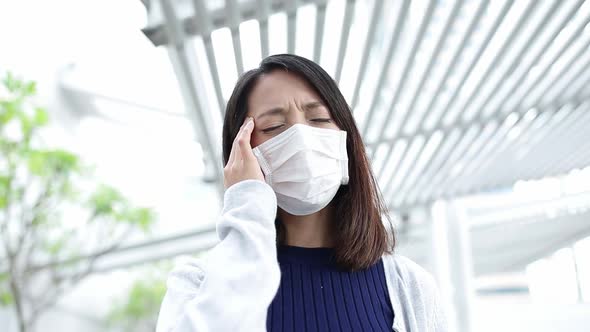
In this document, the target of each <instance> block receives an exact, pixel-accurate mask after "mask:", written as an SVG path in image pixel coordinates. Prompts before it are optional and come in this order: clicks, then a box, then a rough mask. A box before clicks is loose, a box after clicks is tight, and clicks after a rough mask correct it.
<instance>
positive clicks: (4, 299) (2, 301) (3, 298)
mask: <svg viewBox="0 0 590 332" xmlns="http://www.w3.org/2000/svg"><path fill="white" fill-rule="evenodd" d="M13 302H14V298H13V297H12V293H10V292H8V291H0V305H1V306H9V305H11V304H12V303H13Z"/></svg>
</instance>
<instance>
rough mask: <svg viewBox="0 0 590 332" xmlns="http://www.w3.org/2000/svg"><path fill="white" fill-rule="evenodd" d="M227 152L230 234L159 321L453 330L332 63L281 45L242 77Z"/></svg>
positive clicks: (167, 303)
mask: <svg viewBox="0 0 590 332" xmlns="http://www.w3.org/2000/svg"><path fill="white" fill-rule="evenodd" d="M223 159H224V165H225V168H224V185H225V188H226V191H225V194H224V205H223V211H222V215H221V218H220V220H219V222H218V224H217V233H218V235H219V238H220V242H219V243H218V244H217V245H216V246H215V247H214V248H213V249H211V250H210V251H209V252H208V253H207V255H206V257H205V258H203V259H201V260H198V261H193V262H189V263H186V264H184V265H182V266H179V267H177V268H176V269H175V270H174V271H172V273H171V274H170V276H169V279H168V291H167V293H166V296H165V298H164V301H163V303H162V307H161V309H160V316H159V319H158V329H157V331H159V332H164V331H179V332H180V331H183V332H188V331H265V330H267V331H412V332H417V331H436V332H439V331H446V325H445V321H444V317H443V315H442V310H441V308H440V306H439V300H438V296H437V290H436V286H435V283H434V280H433V279H432V277H431V276H430V275H429V274H428V273H427V272H425V271H424V270H423V269H421V268H420V267H418V266H417V265H416V264H415V263H413V262H411V261H410V260H409V259H407V258H404V257H402V256H399V255H397V254H393V247H394V245H395V239H394V236H393V232H387V230H386V228H385V227H384V223H383V221H382V218H385V219H386V220H388V221H389V225H391V222H390V220H389V219H388V217H387V215H388V214H387V211H386V209H385V207H384V204H383V201H382V198H381V195H380V193H379V189H378V187H377V185H376V183H375V180H374V177H373V175H372V173H371V170H370V166H369V162H368V159H367V157H366V154H365V150H364V146H363V143H362V140H361V136H360V134H359V132H358V129H357V127H356V124H355V122H354V118H353V117H352V113H351V111H350V108H349V107H348V105H347V104H346V101H345V99H344V97H343V96H342V94H341V93H340V91H339V89H338V87H337V85H336V83H335V82H334V81H333V80H332V79H331V78H330V76H329V75H328V74H327V73H326V72H325V71H324V70H323V69H322V68H321V67H320V66H318V65H317V64H315V63H314V62H312V61H310V60H307V59H305V58H302V57H299V56H295V55H289V54H281V55H273V56H270V57H267V58H266V59H264V60H263V61H262V62H261V64H260V67H259V68H257V69H254V70H251V71H248V72H246V73H245V74H243V75H242V76H241V78H240V79H239V81H238V83H237V84H236V86H235V89H234V91H233V93H232V96H231V98H230V100H229V102H228V105H227V109H226V114H225V120H224V126H223ZM277 205H278V206H277Z"/></svg>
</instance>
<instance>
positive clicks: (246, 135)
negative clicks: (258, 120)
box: [240, 118, 254, 159]
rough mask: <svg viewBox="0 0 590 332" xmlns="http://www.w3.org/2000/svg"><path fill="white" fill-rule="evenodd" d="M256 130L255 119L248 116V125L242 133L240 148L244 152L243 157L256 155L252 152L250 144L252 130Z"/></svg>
mask: <svg viewBox="0 0 590 332" xmlns="http://www.w3.org/2000/svg"><path fill="white" fill-rule="evenodd" d="M253 131H254V119H252V118H248V119H247V122H246V125H245V126H244V129H243V130H242V133H241V139H240V150H241V153H242V157H243V158H244V159H246V158H250V157H254V153H253V152H252V146H251V145H250V139H251V137H252V132H253Z"/></svg>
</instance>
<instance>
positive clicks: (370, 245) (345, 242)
mask: <svg viewBox="0 0 590 332" xmlns="http://www.w3.org/2000/svg"><path fill="white" fill-rule="evenodd" d="M273 70H286V71H288V72H290V73H293V74H295V75H298V76H299V77H302V78H303V79H305V80H306V81H307V82H308V83H309V84H310V85H311V87H312V88H313V89H314V90H315V91H316V93H318V95H319V96H320V97H321V98H322V100H323V102H324V103H325V104H326V105H327V107H328V109H329V111H330V113H331V115H332V118H333V120H334V123H335V124H336V125H337V126H338V127H339V128H340V129H341V130H344V131H346V132H347V135H346V137H347V140H346V148H347V151H348V169H349V171H348V172H349V178H350V179H349V183H348V185H344V186H340V188H339V190H338V192H337V193H336V196H335V197H334V199H333V200H332V202H331V203H330V204H331V205H332V208H333V224H334V225H333V226H334V232H335V239H334V240H335V243H336V247H335V248H334V249H335V256H336V257H335V258H336V261H337V263H338V265H339V266H340V267H341V268H343V269H347V270H358V269H363V268H367V267H369V266H371V265H373V264H374V263H375V262H376V261H377V260H378V259H379V258H380V257H381V256H382V255H383V254H384V253H391V252H393V249H394V247H395V235H394V232H393V227H392V223H391V219H390V217H389V214H388V211H387V208H386V207H385V204H383V198H382V195H381V192H380V190H379V187H378V185H377V182H376V181H375V177H374V176H373V173H372V171H371V167H370V165H369V160H368V158H367V155H366V152H365V147H364V145H363V142H362V138H361V135H360V133H359V131H358V128H357V126H356V123H355V121H354V118H353V116H352V112H351V110H350V107H349V106H348V104H347V103H346V100H345V99H344V96H342V93H341V92H340V90H339V89H338V86H337V84H336V82H335V81H334V80H333V79H332V78H331V77H330V75H328V73H326V71H324V70H323V69H322V68H321V67H320V66H319V65H318V64H316V63H315V62H313V61H311V60H308V59H306V58H303V57H300V56H297V55H291V54H278V55H271V56H269V57H267V58H265V59H263V60H262V62H261V63H260V66H259V68H256V69H253V70H250V71H248V72H245V73H244V74H243V75H242V76H241V77H240V78H239V80H238V82H237V83H236V86H235V88H234V91H233V93H232V95H231V97H230V99H229V101H228V103H227V107H226V111H225V119H224V122H223V165H224V166H225V164H227V161H228V159H229V154H230V152H231V148H232V142H233V140H234V138H235V137H236V135H237V133H238V131H239V129H240V126H241V125H242V123H243V122H244V119H245V117H246V115H247V113H248V97H249V95H250V92H251V90H252V88H253V86H254V84H255V83H256V81H257V79H258V78H259V77H260V76H261V75H263V74H265V73H269V72H271V71H273ZM382 218H385V219H386V220H387V221H388V223H389V225H390V227H391V232H388V231H387V230H386V228H385V225H384V223H383V220H382ZM275 225H276V227H277V235H278V236H277V243H278V244H280V243H283V242H284V229H283V225H282V223H281V222H280V220H278V219H277V220H275Z"/></svg>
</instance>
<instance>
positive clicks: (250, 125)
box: [246, 117, 254, 129]
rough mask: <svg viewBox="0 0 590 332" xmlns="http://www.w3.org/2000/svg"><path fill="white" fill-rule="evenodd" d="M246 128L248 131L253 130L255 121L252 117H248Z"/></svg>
mask: <svg viewBox="0 0 590 332" xmlns="http://www.w3.org/2000/svg"><path fill="white" fill-rule="evenodd" d="M246 121H247V122H246V127H247V128H248V129H250V128H252V126H254V120H253V119H252V118H251V117H248V120H246Z"/></svg>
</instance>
